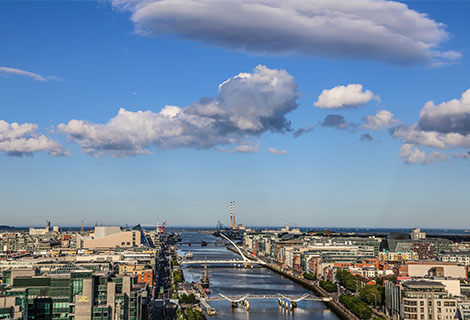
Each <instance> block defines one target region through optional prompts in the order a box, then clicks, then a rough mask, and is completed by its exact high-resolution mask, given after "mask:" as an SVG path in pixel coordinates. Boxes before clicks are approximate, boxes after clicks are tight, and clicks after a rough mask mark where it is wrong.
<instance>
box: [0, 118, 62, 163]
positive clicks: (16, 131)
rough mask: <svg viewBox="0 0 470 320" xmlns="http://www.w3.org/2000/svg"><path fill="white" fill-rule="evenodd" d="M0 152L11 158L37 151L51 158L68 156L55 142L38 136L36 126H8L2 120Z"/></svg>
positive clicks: (0, 126)
mask: <svg viewBox="0 0 470 320" xmlns="http://www.w3.org/2000/svg"><path fill="white" fill-rule="evenodd" d="M0 151H3V152H6V153H7V154H8V155H12V156H23V155H29V154H32V153H34V152H39V151H46V152H48V153H49V154H50V155H53V156H63V155H67V154H68V152H67V151H66V150H64V149H62V147H61V146H60V144H59V143H58V142H57V141H55V140H50V139H48V138H47V137H46V136H44V135H40V134H39V133H38V126H37V125H36V124H32V123H24V124H18V123H16V122H13V123H11V124H10V123H8V122H6V121H4V120H0Z"/></svg>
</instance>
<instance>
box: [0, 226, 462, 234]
mask: <svg viewBox="0 0 470 320" xmlns="http://www.w3.org/2000/svg"><path fill="white" fill-rule="evenodd" d="M43 227H44V226H39V227H38V228H43ZM129 227H132V226H129ZM142 227H143V229H145V230H154V229H155V227H154V226H142ZM283 227H284V226H256V227H249V228H251V229H255V230H267V229H280V228H283ZM292 228H299V229H300V231H302V232H313V231H328V230H330V232H335V233H343V234H347V233H356V234H362V235H365V234H389V233H391V232H398V233H410V232H411V231H412V230H413V228H343V227H341V228H338V227H330V228H328V227H292ZM60 229H61V230H62V231H80V229H81V227H77V226H68V227H60ZM84 229H85V230H92V229H93V227H85V228H84ZM27 230H29V227H14V226H6V225H0V231H27ZM166 230H167V231H169V232H181V231H183V230H187V231H197V230H201V231H210V230H215V228H214V227H212V228H210V227H191V226H182V227H167V228H166ZM421 231H424V232H426V234H428V235H468V236H470V229H437V228H421Z"/></svg>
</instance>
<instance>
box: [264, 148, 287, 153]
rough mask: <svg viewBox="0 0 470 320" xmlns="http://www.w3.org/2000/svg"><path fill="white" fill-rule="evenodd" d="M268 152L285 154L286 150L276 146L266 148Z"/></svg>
mask: <svg viewBox="0 0 470 320" xmlns="http://www.w3.org/2000/svg"><path fill="white" fill-rule="evenodd" d="M266 150H268V152H271V153H274V154H287V153H288V152H287V150H278V149H276V148H268V149H266Z"/></svg>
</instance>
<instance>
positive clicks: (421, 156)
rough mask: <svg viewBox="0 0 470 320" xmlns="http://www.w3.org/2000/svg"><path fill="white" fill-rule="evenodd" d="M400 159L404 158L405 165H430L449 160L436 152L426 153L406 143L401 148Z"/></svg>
mask: <svg viewBox="0 0 470 320" xmlns="http://www.w3.org/2000/svg"><path fill="white" fill-rule="evenodd" d="M400 157H401V158H403V161H404V162H405V163H420V164H430V163H434V162H439V161H443V160H447V156H446V155H445V154H443V153H441V152H438V151H434V152H431V153H426V152H424V151H421V150H420V149H419V148H418V147H416V146H414V145H412V144H409V143H405V144H403V145H402V146H401V147H400Z"/></svg>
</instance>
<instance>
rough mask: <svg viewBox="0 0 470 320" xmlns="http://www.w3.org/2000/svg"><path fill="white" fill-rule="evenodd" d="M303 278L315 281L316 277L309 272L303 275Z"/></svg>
mask: <svg viewBox="0 0 470 320" xmlns="http://www.w3.org/2000/svg"><path fill="white" fill-rule="evenodd" d="M304 278H305V279H308V280H317V276H316V275H314V274H313V273H309V272H305V273H304Z"/></svg>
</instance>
